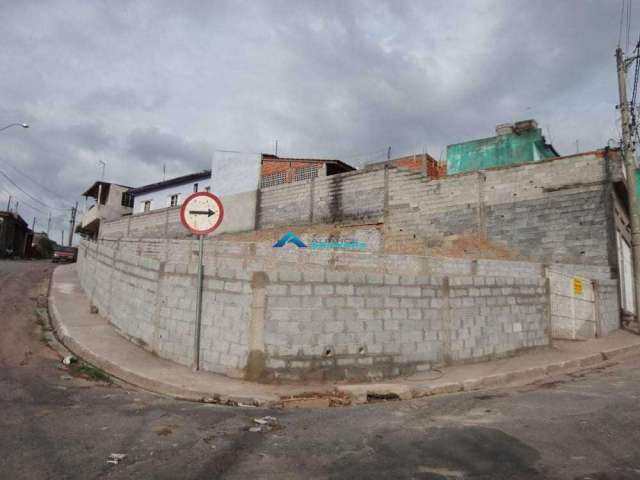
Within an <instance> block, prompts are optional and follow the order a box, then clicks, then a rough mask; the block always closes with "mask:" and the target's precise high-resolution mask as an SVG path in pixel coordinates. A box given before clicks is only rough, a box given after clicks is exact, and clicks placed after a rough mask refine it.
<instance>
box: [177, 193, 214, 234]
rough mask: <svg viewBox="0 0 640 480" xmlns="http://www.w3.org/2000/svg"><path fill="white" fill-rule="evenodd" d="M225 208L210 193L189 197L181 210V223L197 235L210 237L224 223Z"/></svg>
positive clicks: (194, 194) (193, 194) (195, 194)
mask: <svg viewBox="0 0 640 480" xmlns="http://www.w3.org/2000/svg"><path fill="white" fill-rule="evenodd" d="M223 218H224V208H223V207H222V202H221V201H220V199H219V198H218V197H217V196H215V195H214V194H213V193H210V192H196V193H192V194H191V195H189V196H188V197H187V198H186V199H185V201H184V202H182V207H181V208H180V221H181V222H182V225H184V226H185V228H186V229H187V230H189V231H190V232H191V233H194V234H196V235H208V234H210V233H211V232H213V231H214V230H215V229H216V228H218V227H219V226H220V224H221V223H222V219H223Z"/></svg>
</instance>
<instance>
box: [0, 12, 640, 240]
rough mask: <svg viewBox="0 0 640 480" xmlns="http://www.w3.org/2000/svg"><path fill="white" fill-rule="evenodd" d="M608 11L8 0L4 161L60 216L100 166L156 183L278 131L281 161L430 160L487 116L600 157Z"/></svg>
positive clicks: (133, 180)
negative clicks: (422, 154) (420, 156)
mask: <svg viewBox="0 0 640 480" xmlns="http://www.w3.org/2000/svg"><path fill="white" fill-rule="evenodd" d="M619 8H620V5H619V4H618V3H617V2H606V1H599V2H598V1H581V0H569V1H555V2H528V1H525V0H517V1H510V0H503V1H497V0H496V1H492V0H487V1H481V2H479V1H467V2H463V1H460V2H458V1H456V2H451V1H444V0H441V1H435V0H434V1H429V2H413V1H394V0H380V1H377V2H370V1H360V0H353V1H349V2H344V1H338V0H327V1H310V2H292V1H289V0H276V1H248V0H247V1H241V2H237V1H233V2H231V1H228V2H227V1H224V2H223V1H216V2H210V1H204V0H197V1H196V0H194V1H189V2H173V1H169V0H166V1H150V0H149V1H141V2H135V3H130V2H103V3H96V2H82V1H80V0H77V1H62V0H60V1H57V2H56V1H54V2H48V3H47V4H42V2H29V1H26V2H19V3H15V2H14V3H6V2H5V4H3V6H2V7H0V11H1V12H2V17H3V25H4V35H3V42H2V44H0V91H1V92H2V93H3V102H2V105H0V122H3V121H4V122H5V123H4V124H6V123H11V122H13V121H27V122H29V123H31V124H32V128H31V129H29V130H26V131H25V130H17V129H11V130H7V131H5V132H1V133H0V141H1V142H2V146H3V149H2V152H1V154H0V163H1V164H3V165H9V167H7V169H6V171H7V172H8V173H9V172H11V171H12V169H11V167H16V168H19V169H21V170H23V171H25V172H26V173H28V174H30V175H31V176H32V177H33V179H34V180H36V181H37V182H39V183H40V184H42V185H45V186H47V187H49V188H50V189H51V190H52V191H53V192H56V193H58V195H57V196H56V195H52V194H51V193H49V192H42V194H43V197H44V198H45V202H46V203H47V204H51V206H55V207H65V208H66V206H67V205H69V204H70V203H72V202H73V201H75V199H76V198H77V196H78V194H79V193H81V192H82V191H84V190H85V189H86V187H88V186H89V185H90V184H91V183H92V182H93V181H94V180H95V179H96V178H97V177H98V176H99V174H100V168H99V165H98V161H104V162H106V163H107V169H106V175H107V179H108V180H113V181H115V182H119V183H123V184H129V185H140V184H144V183H148V182H153V181H157V180H158V179H160V178H161V175H162V165H163V164H165V165H167V170H168V174H171V175H179V174H183V173H187V172H189V171H193V170H197V169H200V168H206V167H207V166H208V162H209V161H210V158H211V152H212V151H213V149H214V147H216V148H228V149H245V150H249V151H272V150H273V144H274V141H275V140H276V139H278V141H279V146H280V148H279V150H280V152H282V153H283V154H285V155H287V154H290V155H313V156H325V157H332V158H342V159H345V160H347V161H352V162H353V163H362V162H364V161H367V160H375V159H379V158H381V157H383V156H384V152H385V150H386V148H387V146H389V145H391V146H392V151H393V153H394V154H398V155H400V154H404V153H411V152H415V151H421V150H422V148H423V147H426V148H427V149H428V151H429V152H430V153H432V154H433V155H434V156H439V155H440V152H441V151H442V150H443V148H444V147H445V146H446V145H447V144H448V143H452V142H458V141H464V140H468V139H472V138H477V137H484V136H488V135H491V134H492V132H493V128H494V126H495V125H496V124H497V123H503V122H507V121H513V120H518V119H523V118H531V117H535V118H537V120H538V121H539V122H540V124H541V125H542V126H543V127H544V128H545V129H546V130H548V131H550V132H551V137H552V139H553V141H554V144H555V145H556V147H557V148H558V150H559V151H560V152H561V153H573V151H575V145H576V140H577V141H578V142H579V144H580V147H581V148H582V149H590V148H596V147H600V146H602V145H604V144H606V142H607V140H608V139H609V138H611V137H616V135H617V133H616V127H615V119H616V113H615V108H614V106H615V104H616V103H617V99H616V91H617V90H616V78H615V65H614V59H613V53H614V49H615V47H616V43H617V36H618V22H619V13H620V12H619ZM634 25H637V22H634ZM632 32H635V33H634V34H633V36H634V37H635V36H636V34H637V31H635V30H633V29H632ZM0 126H1V125H0ZM365 152H374V153H372V154H369V155H361V154H363V153H365ZM356 155H357V156H356ZM354 156H355V157H354ZM2 169H3V170H5V169H4V168H2ZM13 175H15V177H16V181H19V183H20V184H21V185H23V184H24V185H23V186H24V188H25V189H28V190H29V191H30V192H38V190H39V187H38V185H37V183H34V182H32V181H30V180H28V179H26V178H24V177H20V175H19V174H18V173H17V172H16V171H13ZM0 187H2V188H4V189H6V190H10V186H9V185H6V183H3V182H2V181H0ZM1 192H2V191H1V190H0V205H1V204H2V203H3V202H4V201H5V200H6V198H5V197H6V194H5V193H1ZM38 193H40V192H38ZM16 194H19V192H16ZM24 213H25V216H27V217H30V216H33V215H38V216H39V217H42V215H43V214H42V213H39V212H31V211H29V210H25V212H24ZM65 215H66V214H65ZM63 220H64V219H63V217H60V219H58V220H57V221H56V222H57V223H56V228H58V229H61V228H63V227H64V223H63ZM39 223H40V224H42V222H40V221H39Z"/></svg>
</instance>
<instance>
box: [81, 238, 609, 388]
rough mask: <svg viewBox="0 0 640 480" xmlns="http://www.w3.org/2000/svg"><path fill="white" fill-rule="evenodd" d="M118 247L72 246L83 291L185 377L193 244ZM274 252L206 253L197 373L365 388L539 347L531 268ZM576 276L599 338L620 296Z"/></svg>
mask: <svg viewBox="0 0 640 480" xmlns="http://www.w3.org/2000/svg"><path fill="white" fill-rule="evenodd" d="M123 240H124V239H121V240H120V241H119V242H101V243H92V242H82V244H81V245H80V251H79V257H78V264H77V269H78V274H79V277H80V281H81V284H82V286H83V288H84V289H85V291H86V292H87V294H88V295H89V296H90V297H91V299H92V301H93V302H94V304H96V305H97V306H98V307H99V309H100V311H101V312H102V313H103V314H105V315H106V316H107V318H108V319H109V320H110V321H111V322H112V323H113V324H114V325H115V326H116V327H117V328H118V329H119V330H120V332H121V333H122V334H123V335H125V336H127V337H128V338H130V339H131V340H132V341H134V342H136V343H138V344H139V345H141V346H142V347H144V348H146V349H148V350H150V351H153V352H155V353H156V354H157V355H159V356H161V357H163V358H167V359H170V360H173V361H176V362H178V363H181V364H184V365H190V364H191V361H192V355H193V328H194V322H195V298H196V294H195V286H196V272H197V262H196V261H197V257H195V256H194V249H196V246H195V243H194V242H192V241H190V240H172V241H167V240H162V241H135V242H126V241H123ZM106 243H111V244H112V246H108V245H107V244H106ZM131 245H135V252H136V253H131V250H132V249H131ZM273 250H274V249H272V248H271V247H270V246H264V245H259V244H234V243H228V242H219V241H209V242H207V252H206V255H207V256H206V257H205V264H206V268H205V291H204V297H203V307H204V308H203V330H202V342H201V352H202V353H201V358H202V367H203V369H206V370H209V371H213V372H218V373H223V374H226V375H230V376H234V377H251V378H261V379H264V380H278V379H298V378H316V379H317V378H350V379H357V380H376V379H380V378H384V377H389V376H394V375H398V374H401V373H409V372H412V371H415V370H418V369H428V368H430V367H431V366H432V365H434V364H440V363H453V362H465V361H477V360H481V359H486V358H494V357H499V356H503V355H509V354H513V353H514V352H517V351H520V350H522V349H527V348H536V347H540V346H544V345H547V344H548V343H549V341H550V330H549V327H550V325H549V321H550V305H549V295H548V291H547V287H546V279H545V276H544V272H545V267H544V266H543V265H541V264H536V263H528V262H508V261H496V260H482V261H472V260H464V259H447V258H429V257H415V258H414V257H410V256H406V257H402V256H399V255H398V256H393V257H392V258H388V256H384V255H375V254H365V253H357V252H322V251H320V252H313V251H301V250H295V249H291V250H289V249H286V250H283V251H282V252H281V253H279V254H278V255H277V257H276V259H275V260H274V258H273V255H274V252H273ZM138 251H146V252H150V254H153V255H156V257H157V258H151V257H146V256H142V255H139V254H138V253H137V252H138ZM196 252H197V250H196ZM399 266H401V267H403V268H405V267H406V268H407V270H405V271H403V272H400V271H399V270H397V269H398V267H399ZM565 268H566V269H568V270H570V269H571V266H565ZM577 268H583V269H584V272H585V273H586V272H591V273H592V274H594V275H595V274H598V275H600V276H601V280H600V281H601V282H603V285H604V286H605V287H606V288H605V289H603V290H601V291H599V294H600V297H601V299H600V301H599V304H598V308H599V310H598V311H599V315H607V317H606V318H603V319H601V320H600V323H601V324H602V325H603V327H602V331H604V330H607V329H608V328H610V327H609V326H610V325H614V324H615V323H616V322H615V320H614V319H615V318H617V316H618V314H617V303H616V301H617V293H616V288H617V284H616V282H615V281H611V280H609V279H608V278H606V268H603V267H589V266H577ZM258 280H259V281H258ZM256 359H258V360H257V361H256ZM250 366H251V367H252V368H249V367H250Z"/></svg>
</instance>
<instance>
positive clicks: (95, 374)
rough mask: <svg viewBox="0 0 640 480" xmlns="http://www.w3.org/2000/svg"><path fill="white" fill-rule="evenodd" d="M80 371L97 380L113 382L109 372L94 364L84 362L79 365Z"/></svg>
mask: <svg viewBox="0 0 640 480" xmlns="http://www.w3.org/2000/svg"><path fill="white" fill-rule="evenodd" d="M78 371H79V372H80V373H82V374H84V375H86V376H87V377H89V378H90V379H92V380H97V381H99V382H106V383H112V382H113V380H111V377H110V376H109V374H107V373H106V372H104V371H103V370H101V369H99V368H97V367H94V366H93V365H89V364H87V363H83V364H82V365H80V366H79V367H78Z"/></svg>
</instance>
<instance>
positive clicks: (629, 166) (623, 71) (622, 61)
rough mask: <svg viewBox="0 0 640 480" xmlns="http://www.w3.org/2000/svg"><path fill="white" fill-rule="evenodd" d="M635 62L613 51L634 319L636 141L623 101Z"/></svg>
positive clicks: (639, 236)
mask: <svg viewBox="0 0 640 480" xmlns="http://www.w3.org/2000/svg"><path fill="white" fill-rule="evenodd" d="M637 60H638V55H634V56H632V57H630V58H624V53H623V52H622V49H621V48H619V47H618V48H617V49H616V64H617V67H618V94H619V97H620V105H619V108H620V114H621V119H622V156H623V159H624V165H625V171H626V177H627V194H628V196H629V216H630V217H631V218H630V223H631V252H632V256H633V284H634V294H635V295H634V297H635V299H634V306H635V314H636V318H638V316H639V315H640V217H639V216H638V199H637V191H636V188H637V187H636V161H635V156H636V142H635V139H634V131H633V129H634V128H635V125H633V124H632V115H631V108H632V106H631V105H630V104H629V102H628V101H627V67H628V66H629V65H631V64H632V63H633V62H634V61H637Z"/></svg>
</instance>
